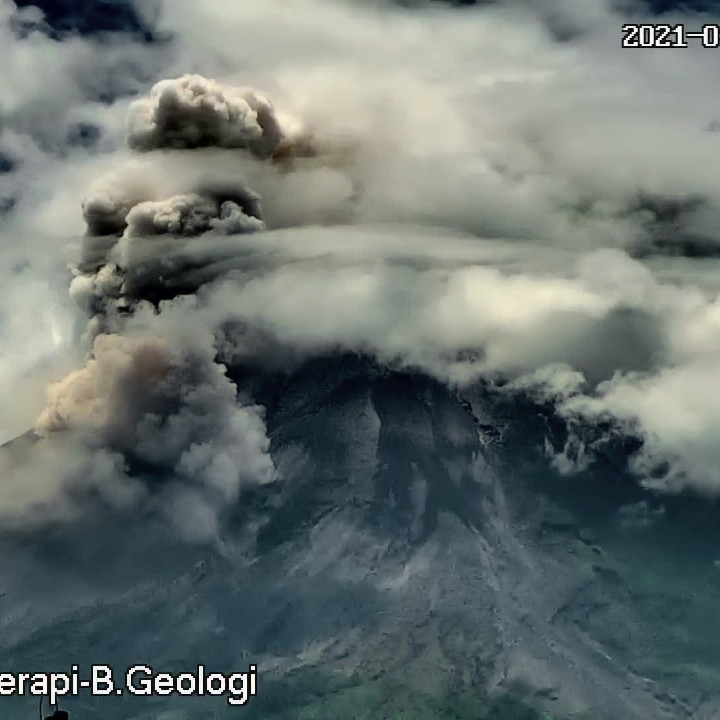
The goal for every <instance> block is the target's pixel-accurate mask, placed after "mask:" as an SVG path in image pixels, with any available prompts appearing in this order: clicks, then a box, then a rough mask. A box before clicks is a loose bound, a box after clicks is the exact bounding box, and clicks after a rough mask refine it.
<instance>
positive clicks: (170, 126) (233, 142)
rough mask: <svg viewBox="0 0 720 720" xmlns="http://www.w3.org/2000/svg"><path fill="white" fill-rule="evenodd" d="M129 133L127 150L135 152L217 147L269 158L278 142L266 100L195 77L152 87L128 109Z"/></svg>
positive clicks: (278, 130)
mask: <svg viewBox="0 0 720 720" xmlns="http://www.w3.org/2000/svg"><path fill="white" fill-rule="evenodd" d="M128 127H129V130H128V144H129V146H130V147H131V148H132V149H133V150H140V151H148V150H156V149H159V148H174V149H192V148H199V147H222V148H243V149H247V150H249V151H250V152H251V153H253V154H254V155H256V156H258V157H270V156H271V155H272V154H273V152H274V150H275V149H276V148H277V146H278V145H279V143H280V141H281V140H282V139H283V133H282V130H281V128H280V125H279V123H278V121H277V118H276V116H275V113H274V111H273V107H272V105H271V103H270V101H269V100H268V99H267V98H265V97H263V96H262V95H260V94H259V93H257V92H255V91H254V90H250V89H247V88H233V87H230V88H227V87H223V86H222V85H220V84H219V83H217V82H215V81H214V80H209V79H207V78H204V77H202V76H200V75H185V76H183V77H181V78H177V79H172V80H163V81H161V82H159V83H157V84H156V85H155V86H154V87H153V89H152V91H151V93H150V97H149V98H146V99H143V100H138V101H136V102H135V103H134V104H133V105H132V107H131V110H130V117H129V122H128Z"/></svg>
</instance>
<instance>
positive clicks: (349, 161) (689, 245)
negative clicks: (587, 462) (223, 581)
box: [0, 0, 720, 539]
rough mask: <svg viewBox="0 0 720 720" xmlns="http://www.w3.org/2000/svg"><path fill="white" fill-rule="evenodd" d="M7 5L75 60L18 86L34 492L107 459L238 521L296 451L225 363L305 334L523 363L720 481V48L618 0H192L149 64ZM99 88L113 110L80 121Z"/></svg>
mask: <svg viewBox="0 0 720 720" xmlns="http://www.w3.org/2000/svg"><path fill="white" fill-rule="evenodd" d="M0 7H2V13H0V19H1V21H0V32H2V33H4V35H3V37H4V38H6V40H7V42H6V43H4V44H2V47H3V48H4V50H2V51H0V59H1V53H5V54H6V55H8V58H9V60H10V61H12V62H13V63H15V64H14V65H13V67H20V65H19V63H20V62H21V60H20V58H23V57H26V58H27V59H28V60H27V62H28V63H30V64H31V66H32V67H34V66H35V64H38V67H40V65H41V64H42V67H43V68H46V64H44V61H45V60H46V59H47V58H48V57H50V58H53V59H55V61H54V62H52V63H50V65H48V66H47V68H55V69H53V70H51V69H47V68H46V69H44V70H42V72H39V73H38V74H36V75H33V82H32V83H29V84H26V83H23V82H22V79H21V78H22V74H21V73H20V72H19V71H18V72H13V73H9V74H7V75H6V76H5V80H4V82H5V84H6V85H7V87H5V88H2V87H0V112H2V118H3V125H2V134H0V148H2V149H3V152H4V153H6V154H7V156H8V157H9V158H10V157H11V158H13V161H12V163H9V164H8V168H9V172H6V173H4V174H3V175H1V176H0V192H1V193H5V194H6V195H7V197H8V198H10V199H11V201H12V202H10V203H9V206H8V209H7V210H6V212H5V213H4V214H3V216H2V220H1V221H0V222H1V223H2V224H1V226H0V259H2V273H3V274H2V280H3V282H2V283H0V288H1V289H0V393H2V398H3V403H2V404H3V405H4V406H5V407H16V408H21V409H22V410H21V411H19V412H17V413H13V412H9V411H2V413H0V432H1V433H2V437H3V439H10V438H11V437H13V436H14V435H15V434H18V433H19V432H20V431H21V430H22V429H23V426H24V427H29V426H31V425H32V424H33V423H34V425H35V428H36V432H37V433H38V435H39V436H41V437H42V438H43V439H42V440H40V441H38V442H37V443H34V445H33V452H32V453H29V454H27V453H26V454H24V455H23V457H24V460H23V462H20V461H19V460H18V459H17V456H16V455H14V454H13V457H12V458H11V459H5V460H3V462H4V463H5V464H4V466H3V469H2V478H3V482H5V483H6V484H7V486H8V487H9V488H13V487H15V488H17V487H20V486H21V485H23V483H25V485H24V486H25V487H27V489H28V492H27V493H16V495H15V497H16V498H26V500H25V501H20V500H17V501H16V502H15V504H14V505H13V504H12V503H9V502H8V503H7V505H6V506H5V507H6V508H7V509H6V511H5V512H4V513H2V514H0V515H2V517H6V518H7V519H8V522H10V521H11V520H12V522H21V521H22V520H23V518H24V519H25V521H28V522H29V521H31V520H32V521H33V522H34V521H36V520H37V518H38V517H42V518H43V519H44V520H47V518H48V517H52V515H53V513H52V512H51V510H48V508H50V509H52V507H56V508H59V507H63V508H66V509H67V508H76V505H75V504H73V503H74V502H75V499H76V496H77V493H78V482H79V483H80V487H81V488H82V489H83V490H82V492H84V493H85V495H87V494H88V492H89V490H90V489H92V492H93V493H96V492H100V495H101V496H102V494H103V493H102V491H99V490H98V489H99V488H103V487H105V488H108V492H109V493H110V495H111V496H112V497H115V495H114V493H115V491H116V489H117V488H124V489H125V488H131V489H132V492H130V491H128V492H129V496H128V497H127V498H126V497H125V490H124V489H123V490H122V492H121V495H122V497H123V498H124V500H123V502H126V503H129V504H130V505H132V506H133V507H135V508H137V507H143V508H147V509H149V511H151V512H159V513H160V514H163V513H165V514H169V515H170V516H175V515H178V512H176V509H177V508H182V512H179V516H181V517H183V518H185V519H186V521H184V522H183V523H181V525H182V528H183V531H184V532H185V533H186V534H187V535H188V536H190V537H192V538H194V539H207V538H210V537H215V536H217V535H218V533H220V532H221V530H220V528H221V525H222V518H223V514H224V513H225V512H226V511H227V510H228V509H229V508H230V507H232V506H233V505H234V504H235V503H236V502H238V501H239V500H241V499H240V493H241V490H242V488H243V487H246V486H247V485H249V484H252V483H264V482H268V481H271V480H273V479H275V478H276V474H275V472H274V469H273V463H272V459H271V457H270V454H269V441H268V438H267V435H266V431H265V429H264V425H263V412H262V409H261V408H258V407H256V406H255V405H254V403H253V400H252V398H249V397H245V396H244V394H243V388H238V387H236V386H235V385H234V384H233V383H232V382H231V381H230V380H229V379H228V377H227V375H226V373H225V369H224V366H223V363H229V362H234V361H235V360H236V359H237V358H238V357H240V358H246V359H247V358H252V361H253V362H256V363H259V364H260V366H262V365H263V364H264V363H268V364H277V362H278V360H277V357H276V354H277V352H278V348H283V349H284V350H286V351H287V353H288V356H293V357H297V355H298V354H299V355H300V356H312V355H315V354H319V353H326V352H330V351H335V350H337V349H343V350H349V351H361V352H370V353H373V354H374V355H375V356H376V357H377V358H378V359H379V360H380V361H382V362H386V363H388V364H391V365H393V366H404V367H412V368H417V369H420V370H422V371H423V372H427V373H431V374H433V375H434V376H436V377H438V378H440V379H442V380H443V381H445V382H447V383H450V384H453V385H457V386H460V387H463V386H468V385H472V384H473V383H477V382H494V381H495V380H497V379H498V378H503V379H505V380H510V381H511V383H510V385H509V386H508V387H510V388H513V389H515V390H517V389H521V390H522V391H523V392H531V393H535V392H537V393H540V394H541V395H542V397H544V398H550V399H551V400H552V402H554V403H555V406H556V411H557V413H558V414H559V415H561V416H563V417H565V418H566V419H567V421H568V422H570V423H574V422H582V423H590V424H592V423H597V422H599V421H603V423H605V426H608V427H611V428H612V430H611V431H610V432H615V433H625V432H631V433H633V434H638V435H639V436H640V437H641V438H642V439H643V445H642V448H641V450H640V451H639V452H638V453H637V454H636V455H635V456H634V457H632V458H631V459H630V467H631V469H632V470H633V472H635V473H636V474H637V476H638V478H639V480H640V482H643V483H645V484H647V485H648V486H651V487H653V488H655V489H657V490H659V491H677V490H681V489H685V488H692V489H694V490H700V491H702V492H708V493H716V492H717V491H718V490H720V475H719V474H718V471H717V470H716V469H715V468H717V467H720V464H719V463H718V462H717V461H718V460H720V458H719V457H718V451H717V449H716V443H715V442H714V439H713V438H714V436H713V428H714V427H715V420H716V418H717V417H718V416H719V415H720V401H714V400H713V397H714V396H713V393H712V392H711V391H710V390H709V389H710V388H712V385H713V382H714V381H715V380H716V379H717V378H718V376H720V346H719V345H718V341H717V340H716V338H717V337H720V334H719V333H718V329H719V328H718V327H717V325H718V322H720V312H718V307H719V306H720V282H718V277H720V275H718V273H717V269H718V259H719V258H720V238H719V237H718V233H717V229H716V228H717V227H718V220H719V219H720V217H719V215H718V213H719V209H720V180H719V179H718V175H717V172H716V165H717V163H716V161H715V160H716V158H717V157H718V153H720V135H718V133H716V132H714V131H713V129H712V128H713V126H712V122H713V120H714V119H716V118H718V117H720V108H719V107H718V102H717V100H716V98H717V97H719V96H720V95H718V93H716V92H715V89H716V86H717V83H718V80H717V77H716V76H717V73H716V72H715V68H714V60H713V57H714V55H713V54H712V53H710V52H708V51H703V50H701V49H700V48H699V47H698V48H688V49H686V50H682V49H676V50H673V52H672V53H670V52H668V51H660V50H658V51H653V50H624V51H622V52H620V51H619V50H618V47H619V42H620V24H621V21H622V19H621V17H620V16H619V15H618V14H616V13H615V11H614V10H613V9H612V8H611V7H610V6H609V5H607V6H605V5H602V6H598V5H597V4H591V3H589V2H586V3H578V4H575V5H573V8H569V7H566V6H565V5H564V4H562V3H546V4H544V5H543V6H542V7H543V8H544V10H543V12H536V11H535V10H533V11H530V10H528V9H527V8H526V7H525V6H524V5H523V4H522V3H500V4H495V5H491V6H481V7H477V8H474V9H472V10H470V9H466V10H465V11H463V13H462V14H458V13H457V12H456V11H454V10H452V9H451V8H439V7H437V6H433V7H429V8H424V9H422V8H420V9H416V10H413V11H412V12H410V11H408V10H405V9H402V8H398V7H393V6H390V5H389V4H385V3H375V4H360V3H353V2H341V1H338V2H329V1H327V0H295V2H293V3H280V2H268V1H267V0H265V1H264V2H259V0H248V2H244V3H242V4H235V3H229V2H223V1H222V0H210V1H209V2H206V3H203V4H202V5H199V4H197V3H190V2H185V0H177V2H173V3H169V2H167V3H164V4H163V5H162V8H161V11H160V14H159V16H158V18H157V19H156V29H157V31H158V32H160V33H164V34H168V35H170V36H171V38H172V40H171V41H170V42H169V43H168V44H167V45H162V46H160V45H158V46H152V45H151V46H148V47H144V49H143V50H142V52H143V53H144V54H145V58H146V60H145V62H143V63H141V64H142V65H143V72H139V73H138V72H136V70H135V64H132V63H131V65H130V66H129V67H128V65H127V62H126V61H127V58H129V57H130V55H131V51H132V50H133V48H134V45H133V44H132V42H131V41H129V40H128V41H127V42H126V43H125V44H123V43H120V44H118V46H117V47H116V48H114V50H113V53H115V54H113V53H111V54H110V55H109V56H108V57H107V58H105V59H104V60H102V61H101V64H100V65H99V70H97V72H96V73H95V74H93V72H91V70H92V69H93V67H94V64H95V63H96V62H98V60H97V57H98V55H97V53H98V52H99V49H98V48H97V47H95V46H94V45H93V41H92V40H90V39H84V40H81V39H77V38H73V39H67V40H63V41H56V40H49V39H48V38H47V37H45V36H40V35H37V34H33V33H30V34H27V35H25V36H23V37H20V36H19V35H17V34H16V33H14V31H13V29H12V27H13V18H17V11H16V10H15V9H14V8H13V6H12V4H11V3H9V2H8V1H7V0H3V2H2V5H0ZM563 22H564V23H565V25H566V26H567V27H572V28H575V29H576V30H577V32H575V31H573V32H571V33H565V34H563V33H559V31H558V27H560V25H562V24H563ZM561 35H562V37H560V36H561ZM150 71H152V72H150ZM56 73H60V76H61V77H62V78H63V80H64V81H65V80H68V79H72V82H70V83H69V84H67V83H66V85H65V86H66V87H67V90H66V91H65V92H64V93H62V94H60V93H59V92H58V90H57V87H58V77H57V76H56ZM98 73H99V74H101V75H102V74H103V73H107V74H108V75H107V77H114V76H113V73H117V76H116V77H117V78H120V79H119V80H117V81H116V82H115V83H114V84H113V92H112V97H109V98H100V99H98V95H97V90H98V79H97V78H98ZM145 75H153V77H145ZM88 78H90V80H88ZM254 88H259V89H254ZM75 118H82V119H83V122H86V123H89V124H91V125H92V126H93V127H97V128H99V131H98V132H99V135H98V136H97V137H98V138H99V139H98V140H97V141H96V142H94V143H91V144H90V145H88V144H87V143H86V144H84V145H83V144H82V143H80V144H78V143H76V142H69V141H68V139H67V138H68V133H67V129H68V127H69V125H68V123H72V122H74V121H75ZM83 199H84V200H83ZM41 258H43V259H41ZM68 287H70V293H69V294H68V292H67V288H68ZM39 305H42V307H43V311H42V312H39V311H38V309H37V308H38V306H39ZM41 316H42V317H41ZM228 328H242V332H238V333H235V334H233V333H229V332H228ZM271 356H272V357H271ZM77 368H80V369H79V370H78V369H77ZM68 371H69V374H66V373H67V372H68ZM48 381H51V382H50V383H49V384H50V390H49V392H48V395H47V398H46V399H43V397H42V396H43V393H44V387H45V386H46V385H47V384H48ZM52 381H54V382H52ZM38 388H42V389H43V390H42V391H40V390H39V389H38ZM43 403H44V405H43ZM608 420H609V423H608V422H607V421H608ZM63 438H65V439H63ZM70 446H72V447H73V448H74V451H73V452H72V453H70V452H69V451H68V450H67V448H68V447H70ZM63 448H65V449H63ZM552 452H557V453H558V454H561V453H562V449H560V448H556V449H553V450H552ZM587 452H588V453H590V452H591V449H590V448H588V451H587ZM53 453H59V455H58V457H62V462H57V463H51V462H49V461H48V460H47V458H50V457H52V455H53ZM70 456H72V461H71V459H70ZM33 458H37V459H33ZM34 463H35V465H33V464H34ZM37 463H45V464H44V465H42V467H41V466H40V465H37ZM53 466H55V467H56V468H62V470H59V471H53V470H51V468H52V467H53ZM98 468H100V469H99V470H98ZM565 469H566V470H567V471H572V470H573V468H572V467H571V466H568V467H565ZM31 475H32V476H33V477H37V478H39V477H40V476H42V477H43V478H44V479H43V480H42V481H40V480H35V481H33V482H32V483H27V482H26V481H27V478H28V477H30V476H31ZM50 476H52V477H50ZM81 476H82V477H83V478H85V479H84V480H82V481H80V480H79V479H78V478H80V477H81ZM158 477H162V478H163V481H162V482H160V483H158V482H156V481H155V480H153V479H152V478H158ZM158 487H159V488H160V489H158ZM109 489H113V490H112V492H110V490H109ZM81 494H82V493H81ZM3 497H4V494H3ZM58 497H60V498H62V499H63V501H62V503H59V504H58V503H55V505H54V506H53V503H52V502H51V501H50V499H51V498H58ZM121 504H122V503H121ZM38 508H44V510H42V511H41V510H39V509H38ZM163 508H165V509H163ZM167 508H173V511H172V512H169V513H168V510H167ZM58 512H59V511H58ZM64 512H65V511H63V513H64ZM48 513H49V514H48ZM63 513H59V514H60V515H63ZM68 513H69V515H72V514H73V513H70V512H69V510H68Z"/></svg>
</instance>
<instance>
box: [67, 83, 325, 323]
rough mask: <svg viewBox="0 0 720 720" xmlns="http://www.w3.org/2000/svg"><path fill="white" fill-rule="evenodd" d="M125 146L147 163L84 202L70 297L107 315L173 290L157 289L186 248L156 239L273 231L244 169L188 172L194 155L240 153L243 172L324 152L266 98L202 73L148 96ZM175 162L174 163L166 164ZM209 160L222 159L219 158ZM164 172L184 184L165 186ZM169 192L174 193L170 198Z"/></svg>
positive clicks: (133, 112) (135, 109)
mask: <svg viewBox="0 0 720 720" xmlns="http://www.w3.org/2000/svg"><path fill="white" fill-rule="evenodd" d="M127 142H128V146H129V148H130V149H131V150H133V151H135V152H136V153H137V158H139V159H141V158H145V159H146V160H147V159H148V158H150V160H149V162H145V165H142V164H141V165H139V166H137V167H135V168H134V170H133V169H130V170H128V172H127V173H126V174H125V175H123V173H122V172H121V173H120V174H119V175H118V176H115V177H112V178H109V179H107V180H105V181H103V182H101V183H99V186H98V188H97V189H96V190H94V191H93V192H92V193H91V195H90V196H89V197H88V198H87V199H86V200H85V202H84V204H83V216H84V219H85V222H86V225H87V233H86V235H87V236H86V241H85V255H84V257H83V261H82V262H81V264H80V266H79V268H78V274H77V277H76V279H75V281H74V283H73V286H72V289H71V293H72V295H73V296H74V297H75V298H76V299H77V300H78V301H79V302H80V303H81V304H82V305H84V306H85V307H86V308H87V309H90V310H93V311H94V312H106V311H107V310H108V305H107V303H108V301H112V302H118V301H119V302H120V305H123V306H125V305H128V304H132V303H133V302H134V301H136V300H138V299H143V298H146V299H150V300H154V301H156V300H158V299H159V298H160V297H168V295H169V296H172V295H173V294H175V291H174V290H170V291H169V293H165V294H164V295H163V293H159V294H158V292H157V291H158V284H159V283H161V282H164V281H167V279H168V264H167V263H166V262H165V259H166V258H163V257H162V254H163V253H164V252H165V251H169V253H170V254H171V253H172V251H173V249H177V248H180V247H182V244H181V242H178V243H175V244H170V245H167V244H166V245H160V244H158V243H155V245H154V246H153V245H152V243H153V239H158V238H159V237H160V236H162V237H164V238H165V239H172V238H175V239H177V240H178V241H182V240H183V239H188V238H196V237H199V236H202V235H204V234H206V233H212V234H214V235H242V234H246V233H254V232H259V231H262V230H265V229H266V224H265V220H264V217H263V208H262V202H261V198H260V196H259V195H258V194H257V193H256V192H254V191H253V190H252V189H251V188H250V187H249V186H248V185H247V184H246V181H244V180H241V179H239V178H238V173H237V171H236V173H235V177H232V178H230V179H227V178H225V179H223V180H222V181H211V180H209V179H208V178H207V177H204V176H203V175H202V173H200V172H195V173H193V172H192V171H191V170H189V169H188V161H187V160H186V156H187V155H186V154H187V153H188V152H191V153H192V151H195V152H196V153H198V161H199V160H200V159H202V158H203V157H207V156H204V155H203V153H204V152H215V153H217V151H218V150H225V151H227V153H228V154H229V156H230V157H233V156H234V154H235V153H238V155H237V163H238V166H240V165H241V163H242V161H243V159H244V160H246V161H248V162H250V163H252V162H268V163H283V164H287V163H288V162H289V161H290V160H291V159H292V158H293V157H302V156H305V157H307V156H311V155H313V154H315V153H316V150H317V148H316V147H315V145H314V140H313V139H312V137H311V135H310V133H309V132H308V131H307V130H305V129H304V128H303V126H302V124H301V123H299V122H298V121H297V120H296V119H294V118H293V119H291V118H289V117H288V118H282V117H281V116H280V115H278V114H277V113H276V112H275V109H274V108H273V106H272V104H271V103H270V101H269V100H268V99H267V98H266V97H264V96H263V95H261V94H260V93H258V92H256V91H255V90H251V89H247V88H236V87H225V86H223V85H221V84H220V83H218V82H216V81H214V80H209V79H207V78H204V77H201V76H199V75H185V76H183V77H180V78H177V79H172V80H163V81H161V82H159V83H157V84H156V85H155V86H154V87H153V88H152V90H151V92H150V95H149V97H148V98H143V99H141V100H137V101H135V102H134V103H133V104H132V105H131V107H130V111H129V119H128V136H127ZM153 158H155V159H153ZM173 159H175V160H177V161H178V163H179V164H178V165H177V166H175V167H173V168H171V169H169V170H168V169H162V168H161V167H160V166H161V164H162V163H163V162H172V160H173ZM212 159H213V160H214V161H217V160H218V157H217V155H215V156H213V158H212ZM226 160H227V158H226ZM189 162H190V164H192V160H190V161H189ZM148 172H149V175H151V176H153V178H149V177H148ZM167 173H171V174H173V173H176V174H179V175H180V176H181V178H180V179H179V180H176V182H171V181H168V179H167V177H166V175H167ZM184 175H187V177H185V178H184V179H183V176H184ZM168 187H172V188H173V190H174V192H172V194H170V195H168V194H167V192H168ZM138 258H142V260H141V261H140V260H138ZM176 270H179V269H178V268H176ZM135 274H139V275H141V276H142V277H143V281H142V282H141V283H139V284H138V283H137V282H134V278H133V276H134V275H135ZM148 278H149V281H148ZM161 278H162V280H161ZM195 289H196V288H194V287H189V288H183V291H184V292H192V291H193V290H195Z"/></svg>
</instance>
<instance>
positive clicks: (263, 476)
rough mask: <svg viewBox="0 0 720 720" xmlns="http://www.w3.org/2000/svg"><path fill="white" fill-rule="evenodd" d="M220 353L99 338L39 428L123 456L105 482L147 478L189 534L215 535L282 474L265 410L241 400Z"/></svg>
mask: <svg viewBox="0 0 720 720" xmlns="http://www.w3.org/2000/svg"><path fill="white" fill-rule="evenodd" d="M213 356H214V352H213V350H212V348H211V347H210V346H209V345H207V344H205V343H204V342H200V341H197V340H195V341H194V342H193V343H189V344H188V343H185V342H182V341H179V340H177V339H176V340H174V341H172V340H170V339H169V338H163V337H159V336H142V337H134V336H122V335H99V336H98V337H97V338H96V339H95V342H94V345H93V350H92V354H91V357H90V359H89V360H88V361H87V364H86V365H85V367H84V368H82V369H80V370H78V371H76V372H73V373H71V374H70V375H68V376H67V377H65V378H64V379H63V380H62V381H60V382H58V383H57V384H55V385H53V386H51V387H50V389H49V392H48V404H47V407H46V408H45V410H44V411H43V412H42V414H41V415H40V417H39V418H38V420H37V422H36V426H35V431H36V433H37V434H38V435H40V436H41V437H43V438H47V439H49V438H55V439H58V438H59V437H60V436H61V435H63V434H64V433H67V432H69V433H70V434H69V435H67V442H69V443H77V452H78V454H80V455H87V456H88V457H89V458H92V457H95V456H97V455H98V454H100V455H103V456H105V455H107V454H108V453H111V454H112V455H113V457H119V458H121V459H122V462H120V463H116V466H117V467H116V468H115V470H114V474H113V477H104V478H103V479H102V482H103V483H110V484H113V485H118V484H121V483H123V482H126V483H128V482H129V483H134V482H136V480H130V478H129V477H127V476H126V473H127V472H130V473H131V475H134V476H135V477H136V478H138V477H139V478H141V479H142V478H146V479H147V488H146V490H145V492H143V493H139V494H138V498H139V499H140V500H142V501H143V502H149V503H151V504H152V505H151V507H154V508H155V509H156V510H158V511H159V512H160V513H161V514H163V515H166V516H167V517H168V518H169V519H170V520H171V522H173V523H175V524H177V525H178V527H179V528H180V530H181V532H182V534H183V535H185V536H186V537H187V538H188V539H191V540H209V539H213V538H215V537H217V534H218V532H219V527H220V521H221V518H222V514H223V512H224V511H226V510H229V509H230V508H231V507H232V506H233V505H234V503H235V502H236V501H237V500H238V497H239V494H240V492H241V490H242V488H243V487H245V486H247V485H250V484H257V483H265V482H270V481H272V480H273V479H274V477H275V469H274V466H273V463H272V460H271V458H270V455H269V440H268V438H267V435H266V432H265V425H264V420H263V412H262V409H261V408H258V407H256V406H252V405H242V404H240V403H239V402H238V400H237V397H236V388H235V386H234V385H233V384H232V383H231V382H230V381H229V380H228V379H227V377H226V376H225V374H224V370H225V368H224V367H223V366H222V365H218V364H216V363H215V362H214V357H213ZM93 466H97V463H93V462H88V463H85V464H84V466H83V467H93ZM133 468H134V470H133ZM106 469H107V468H106ZM157 479H162V480H163V482H162V483H160V484H158V483H157ZM73 482H74V483H75V487H76V486H77V482H78V479H77V478H74V479H73ZM83 482H86V483H90V484H91V485H92V486H98V485H100V484H101V483H100V482H99V481H98V480H97V479H95V478H86V479H85V480H83ZM140 500H139V501H140Z"/></svg>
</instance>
